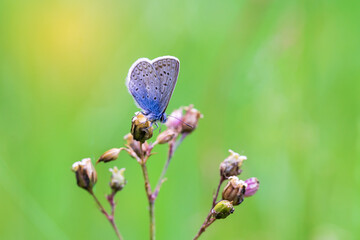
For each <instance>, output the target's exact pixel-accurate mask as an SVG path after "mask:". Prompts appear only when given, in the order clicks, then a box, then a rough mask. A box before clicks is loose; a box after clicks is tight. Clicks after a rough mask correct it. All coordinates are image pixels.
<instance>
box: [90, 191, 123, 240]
mask: <svg viewBox="0 0 360 240" xmlns="http://www.w3.org/2000/svg"><path fill="white" fill-rule="evenodd" d="M89 193H90V194H91V196H93V198H94V200H95V202H96V204H97V205H98V206H99V208H100V211H101V212H102V213H103V214H104V215H105V217H106V218H107V219H108V220H109V222H110V224H111V226H112V227H113V228H114V231H115V233H116V236H117V237H118V239H119V240H122V239H123V237H122V236H121V234H120V231H119V229H118V228H117V226H116V224H115V220H114V211H115V204H114V196H113V195H110V196H112V202H111V203H110V205H111V215H109V214H108V213H107V212H106V210H105V209H104V207H103V206H102V204H101V203H100V201H99V199H98V198H97V197H96V196H95V194H94V192H93V191H92V190H90V191H89ZM108 201H109V202H110V200H109V199H108Z"/></svg>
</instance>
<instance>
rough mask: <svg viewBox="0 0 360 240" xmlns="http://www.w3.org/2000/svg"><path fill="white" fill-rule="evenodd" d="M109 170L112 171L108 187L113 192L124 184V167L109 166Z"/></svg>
mask: <svg viewBox="0 0 360 240" xmlns="http://www.w3.org/2000/svg"><path fill="white" fill-rule="evenodd" d="M109 171H110V172H111V173H112V175H111V180H110V187H111V189H112V190H113V192H115V193H116V192H117V191H120V190H121V189H123V187H124V186H125V184H126V180H125V177H124V172H125V168H122V169H120V170H119V169H118V168H117V167H114V168H110V169H109Z"/></svg>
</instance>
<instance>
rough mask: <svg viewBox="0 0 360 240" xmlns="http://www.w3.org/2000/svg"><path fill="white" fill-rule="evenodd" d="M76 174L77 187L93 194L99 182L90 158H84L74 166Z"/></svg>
mask: <svg viewBox="0 0 360 240" xmlns="http://www.w3.org/2000/svg"><path fill="white" fill-rule="evenodd" d="M72 170H73V171H74V172H75V175H76V181H77V185H78V186H79V187H81V188H84V189H86V190H87V191H89V192H91V191H92V188H93V186H94V185H95V183H96V181H97V174H96V171H95V168H94V166H93V164H92V163H91V159H90V158H84V159H83V160H81V161H79V162H75V163H74V164H73V165H72Z"/></svg>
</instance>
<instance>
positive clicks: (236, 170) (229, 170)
mask: <svg viewBox="0 0 360 240" xmlns="http://www.w3.org/2000/svg"><path fill="white" fill-rule="evenodd" d="M229 152H230V156H229V157H227V158H226V159H225V160H224V161H223V162H222V163H221V164H220V174H221V176H222V177H224V178H228V177H230V176H237V175H239V174H240V173H241V171H242V170H241V166H242V164H243V161H244V160H246V159H247V158H246V156H241V155H239V154H238V153H236V152H234V151H232V150H229Z"/></svg>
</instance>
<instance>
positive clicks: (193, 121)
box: [181, 105, 203, 133]
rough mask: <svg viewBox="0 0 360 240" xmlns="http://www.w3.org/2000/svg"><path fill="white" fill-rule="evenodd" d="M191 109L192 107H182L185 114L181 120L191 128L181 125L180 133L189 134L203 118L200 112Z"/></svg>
mask: <svg viewBox="0 0 360 240" xmlns="http://www.w3.org/2000/svg"><path fill="white" fill-rule="evenodd" d="M193 107H194V106H193V105H190V106H188V107H184V109H185V111H186V112H185V115H184V117H183V119H182V120H183V121H184V122H185V123H187V124H188V125H190V126H191V127H190V126H187V125H185V124H183V125H182V130H181V133H191V132H192V131H194V130H195V128H196V127H197V125H198V122H199V119H200V118H202V117H203V115H202V114H201V113H200V111H198V110H197V109H195V108H193Z"/></svg>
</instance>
